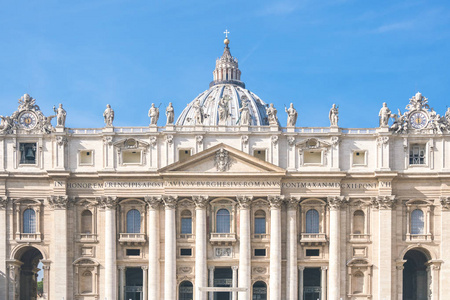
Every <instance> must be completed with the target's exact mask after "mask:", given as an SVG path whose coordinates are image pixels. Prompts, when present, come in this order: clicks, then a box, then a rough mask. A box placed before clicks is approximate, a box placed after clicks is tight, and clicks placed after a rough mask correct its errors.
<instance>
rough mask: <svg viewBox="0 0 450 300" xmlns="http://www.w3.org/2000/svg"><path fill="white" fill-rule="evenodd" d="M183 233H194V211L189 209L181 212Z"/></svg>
mask: <svg viewBox="0 0 450 300" xmlns="http://www.w3.org/2000/svg"><path fill="white" fill-rule="evenodd" d="M181 234H192V213H191V211H190V210H187V209H186V210H183V211H182V212H181Z"/></svg>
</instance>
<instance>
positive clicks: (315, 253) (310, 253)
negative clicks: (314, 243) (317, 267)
mask: <svg viewBox="0 0 450 300" xmlns="http://www.w3.org/2000/svg"><path fill="white" fill-rule="evenodd" d="M306 256H320V250H319V249H306Z"/></svg>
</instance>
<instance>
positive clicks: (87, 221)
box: [81, 210, 92, 234]
mask: <svg viewBox="0 0 450 300" xmlns="http://www.w3.org/2000/svg"><path fill="white" fill-rule="evenodd" d="M81 233H83V234H92V212H91V211H90V210H84V211H83V212H82V213H81Z"/></svg>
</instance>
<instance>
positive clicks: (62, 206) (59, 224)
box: [48, 196, 69, 299]
mask: <svg viewBox="0 0 450 300" xmlns="http://www.w3.org/2000/svg"><path fill="white" fill-rule="evenodd" d="M48 202H49V204H50V206H51V207H52V208H53V226H54V227H53V244H52V245H53V249H52V250H53V253H54V256H53V258H52V260H53V262H54V264H53V268H52V272H53V273H54V278H57V280H54V281H55V282H53V283H52V287H53V295H54V297H55V298H56V299H67V291H68V286H67V274H68V271H69V270H68V268H67V266H68V257H67V255H68V254H67V253H68V248H67V206H68V205H69V198H68V197H67V196H51V197H50V198H49V199H48Z"/></svg>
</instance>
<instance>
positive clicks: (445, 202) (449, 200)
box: [439, 196, 450, 210]
mask: <svg viewBox="0 0 450 300" xmlns="http://www.w3.org/2000/svg"><path fill="white" fill-rule="evenodd" d="M439 200H440V202H441V206H442V209H443V210H449V209H450V197H446V196H442V197H441V198H440V199H439Z"/></svg>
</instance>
